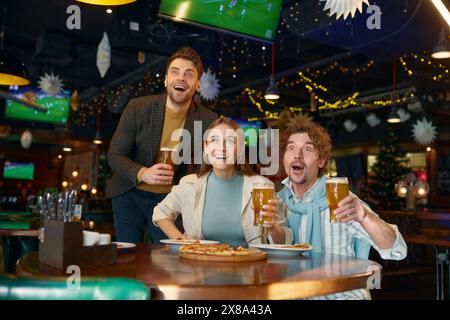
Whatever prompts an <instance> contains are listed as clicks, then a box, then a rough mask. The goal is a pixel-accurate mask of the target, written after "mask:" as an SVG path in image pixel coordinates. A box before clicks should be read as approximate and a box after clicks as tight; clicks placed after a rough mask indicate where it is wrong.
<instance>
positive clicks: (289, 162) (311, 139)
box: [277, 122, 407, 299]
mask: <svg viewBox="0 0 450 320" xmlns="http://www.w3.org/2000/svg"><path fill="white" fill-rule="evenodd" d="M280 145H281V154H282V160H283V166H284V169H285V171H286V174H287V176H288V177H287V178H286V179H285V180H284V181H283V184H284V189H282V190H281V191H280V192H279V193H278V194H277V196H278V199H279V202H280V208H281V209H280V212H281V213H283V214H285V216H286V217H287V220H288V226H289V227H290V228H291V229H292V232H293V242H294V243H309V244H311V245H312V247H313V248H314V250H315V251H317V252H322V253H328V254H338V255H346V256H352V257H357V258H361V259H367V258H368V256H369V250H370V247H373V248H374V249H375V250H376V251H378V253H379V254H380V256H381V257H382V258H383V259H390V260H401V259H404V258H405V257H406V252H407V246H406V243H405V241H404V240H403V237H402V235H401V234H400V232H399V231H398V228H397V226H395V225H391V224H388V223H386V222H384V221H383V220H381V219H380V218H379V216H378V215H377V214H376V213H375V212H373V211H372V210H371V209H370V208H369V206H368V205H367V204H365V203H364V202H363V201H361V200H360V199H359V198H358V197H357V196H356V195H354V194H352V193H350V195H349V196H347V197H346V198H344V199H343V200H341V201H340V202H339V204H338V208H337V209H335V210H334V213H335V216H336V219H337V221H338V222H337V223H332V222H330V210H329V208H328V205H327V199H326V192H325V173H326V172H327V164H328V160H329V158H330V156H331V141H330V137H329V135H328V134H327V132H326V131H325V129H324V128H322V127H321V126H320V125H318V124H316V123H313V122H305V123H302V124H298V125H296V126H292V127H289V128H287V129H286V131H285V132H284V133H283V135H282V138H281V142H280ZM317 298H319V299H370V293H369V291H368V290H366V289H360V290H354V291H347V292H342V293H337V294H332V295H328V296H321V297H317Z"/></svg>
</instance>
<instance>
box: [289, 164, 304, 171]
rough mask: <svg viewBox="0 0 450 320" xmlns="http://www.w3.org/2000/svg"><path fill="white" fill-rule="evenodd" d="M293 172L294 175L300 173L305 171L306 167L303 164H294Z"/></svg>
mask: <svg viewBox="0 0 450 320" xmlns="http://www.w3.org/2000/svg"><path fill="white" fill-rule="evenodd" d="M291 168H292V170H293V171H294V173H300V172H302V170H303V169H305V165H303V164H293V165H291Z"/></svg>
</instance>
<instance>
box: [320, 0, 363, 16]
mask: <svg viewBox="0 0 450 320" xmlns="http://www.w3.org/2000/svg"><path fill="white" fill-rule="evenodd" d="M320 1H321V2H325V1H326V3H325V7H324V9H323V11H327V10H330V17H331V16H332V15H334V14H336V20H338V19H339V18H340V17H341V16H343V17H344V20H345V19H347V17H348V15H351V16H352V18H353V17H354V16H355V13H356V10H358V11H359V12H360V13H362V9H363V3H365V4H367V5H368V6H370V3H369V0H320Z"/></svg>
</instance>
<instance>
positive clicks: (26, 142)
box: [20, 129, 33, 149]
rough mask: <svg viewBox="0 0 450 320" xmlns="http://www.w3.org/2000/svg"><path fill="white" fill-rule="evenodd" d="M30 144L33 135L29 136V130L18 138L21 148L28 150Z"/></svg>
mask: <svg viewBox="0 0 450 320" xmlns="http://www.w3.org/2000/svg"><path fill="white" fill-rule="evenodd" d="M31 142H33V135H32V134H31V132H30V130H28V129H27V130H25V131H24V132H23V133H22V136H21V137H20V144H21V145H22V148H24V149H28V148H29V147H30V146H31Z"/></svg>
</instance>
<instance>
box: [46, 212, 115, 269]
mask: <svg viewBox="0 0 450 320" xmlns="http://www.w3.org/2000/svg"><path fill="white" fill-rule="evenodd" d="M116 261H117V245H116V244H114V243H111V244H106V245H94V246H83V223H82V222H81V221H71V222H64V221H56V220H48V219H46V220H44V232H43V234H42V236H41V237H40V241H39V262H40V263H43V264H46V265H49V266H51V267H54V268H57V269H64V270H65V269H66V268H67V267H68V266H70V265H77V266H80V267H81V266H96V265H107V264H114V263H116Z"/></svg>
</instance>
